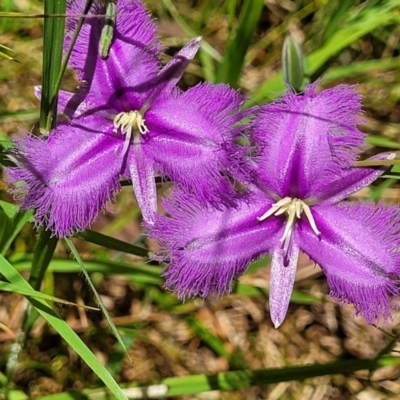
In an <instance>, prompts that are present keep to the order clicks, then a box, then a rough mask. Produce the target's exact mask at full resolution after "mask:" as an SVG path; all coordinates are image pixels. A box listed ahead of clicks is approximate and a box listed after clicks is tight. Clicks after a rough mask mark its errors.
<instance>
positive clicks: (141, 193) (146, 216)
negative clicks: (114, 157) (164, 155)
mask: <svg viewBox="0 0 400 400" xmlns="http://www.w3.org/2000/svg"><path fill="white" fill-rule="evenodd" d="M128 169H129V172H130V176H131V179H132V185H133V191H134V193H135V196H136V201H137V202H138V205H139V207H140V210H141V212H142V217H143V220H144V221H145V222H146V223H147V224H149V225H152V224H153V222H154V218H155V214H156V213H157V191H156V184H155V181H154V168H153V163H152V160H151V159H149V158H148V157H146V155H145V154H144V152H143V149H142V146H141V145H140V144H134V145H133V146H131V151H130V152H129V155H128Z"/></svg>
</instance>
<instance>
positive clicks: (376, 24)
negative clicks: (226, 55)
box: [248, 3, 400, 105]
mask: <svg viewBox="0 0 400 400" xmlns="http://www.w3.org/2000/svg"><path fill="white" fill-rule="evenodd" d="M393 8H394V4H392V3H391V4H389V5H388V6H387V7H381V6H376V7H374V8H370V9H368V10H366V11H365V12H364V13H363V14H362V15H360V16H359V18H358V19H357V21H355V22H354V23H352V24H345V25H344V26H343V28H342V29H340V30H339V31H337V32H336V33H335V34H333V35H332V36H331V37H330V39H329V40H328V41H327V42H326V43H325V45H324V46H322V47H321V48H319V49H317V50H315V51H314V52H312V53H311V54H310V55H309V56H308V57H307V59H306V65H307V72H308V73H309V74H310V75H314V74H316V73H317V72H319V74H321V73H323V72H324V70H323V68H322V67H323V66H324V64H325V63H326V62H327V61H328V60H329V59H330V58H331V57H334V56H337V55H338V54H339V53H340V52H341V51H342V50H343V49H345V48H346V47H347V46H349V45H351V44H352V43H354V42H355V41H357V40H358V39H360V38H362V37H363V36H365V35H366V34H368V33H370V32H372V31H374V30H376V29H378V28H382V27H384V26H387V25H389V24H392V23H393V22H394V21H395V20H396V18H399V15H400V13H399V11H396V10H393ZM284 89H285V86H284V84H283V76H282V72H280V73H278V74H277V75H275V76H274V78H272V79H270V80H269V81H267V82H265V83H264V84H263V85H261V86H260V87H259V88H258V89H257V90H256V91H255V92H254V93H253V96H252V98H251V101H250V102H249V103H248V105H252V104H256V103H260V102H263V101H266V100H272V99H274V98H276V97H277V96H279V94H280V93H282V92H283V91H284Z"/></svg>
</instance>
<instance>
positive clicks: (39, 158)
mask: <svg viewBox="0 0 400 400" xmlns="http://www.w3.org/2000/svg"><path fill="white" fill-rule="evenodd" d="M99 130H101V128H100V127H99ZM15 144H16V148H15V149H14V150H13V151H12V157H14V159H15V160H16V161H17V163H18V166H17V167H10V168H7V171H6V174H7V175H8V177H7V181H8V183H9V184H10V185H12V186H13V190H14V193H15V194H16V197H17V198H19V200H20V201H21V202H22V209H25V210H27V209H35V210H36V214H35V221H36V226H37V227H39V226H45V227H46V228H47V229H50V230H51V231H52V232H53V233H54V235H56V236H58V237H66V236H70V235H72V234H73V233H74V232H76V231H81V230H84V229H86V228H87V227H89V226H90V224H91V223H92V222H93V221H94V220H95V219H96V218H97V216H98V214H99V212H100V210H102V209H104V208H105V205H106V202H107V201H108V200H110V199H112V198H113V195H114V193H116V192H118V191H119V189H120V185H119V179H118V178H119V173H120V170H121V163H118V162H116V159H118V154H120V153H121V151H122V146H123V141H122V140H119V139H118V138H115V137H113V136H112V135H104V134H98V133H96V132H93V131H87V130H84V129H81V128H79V127H73V126H71V125H69V124H60V125H59V127H58V128H57V129H56V130H54V131H53V132H52V134H51V136H50V137H49V139H48V140H47V141H44V140H42V139H40V138H37V137H34V136H32V135H27V136H25V137H23V138H19V139H15Z"/></svg>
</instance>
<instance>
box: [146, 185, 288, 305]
mask: <svg viewBox="0 0 400 400" xmlns="http://www.w3.org/2000/svg"><path fill="white" fill-rule="evenodd" d="M271 204H272V201H271V200H270V199H269V198H267V197H266V196H265V195H264V194H263V193H258V194H255V193H253V194H252V195H251V196H250V197H247V196H246V197H244V198H242V201H240V202H239V204H238V206H237V208H235V209H233V208H227V207H224V208H223V209H221V210H215V209H213V208H211V207H204V206H202V205H201V204H200V202H199V201H198V200H197V199H195V198H191V197H190V196H188V195H187V194H185V193H180V194H175V196H174V198H173V199H172V200H168V201H165V204H164V205H165V208H166V211H167V212H168V213H169V214H170V217H166V216H159V217H158V218H157V219H156V222H155V225H154V226H153V227H150V235H151V236H153V237H155V238H157V239H158V240H159V241H160V244H161V246H162V247H163V249H164V250H165V251H166V252H167V253H168V254H169V259H170V264H169V266H168V267H167V270H166V272H165V274H164V275H165V277H166V287H167V288H172V289H174V290H175V291H176V292H177V293H178V295H179V297H181V298H185V297H192V296H197V295H199V296H202V297H205V296H207V295H209V294H217V295H222V294H224V293H226V292H229V291H230V290H231V286H232V281H233V279H235V278H236V277H238V276H239V275H241V274H243V272H244V271H245V270H246V269H247V267H248V264H249V262H250V261H252V260H254V259H256V258H258V257H260V256H261V255H263V254H266V253H267V252H268V251H269V250H270V249H271V248H272V247H273V246H274V244H275V245H277V243H278V242H279V237H278V236H277V235H276V234H277V232H278V231H279V229H280V228H281V227H282V222H281V221H280V220H279V219H278V218H271V219H267V220H266V221H263V222H258V220H257V217H258V216H260V215H262V214H263V213H264V212H265V211H266V210H267V209H268V208H269V207H270V206H271Z"/></svg>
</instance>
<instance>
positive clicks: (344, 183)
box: [309, 153, 396, 205]
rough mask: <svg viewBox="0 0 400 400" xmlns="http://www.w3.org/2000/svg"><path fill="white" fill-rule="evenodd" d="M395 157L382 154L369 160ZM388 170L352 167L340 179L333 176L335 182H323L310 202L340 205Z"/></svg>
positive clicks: (389, 154) (384, 168)
mask: <svg viewBox="0 0 400 400" xmlns="http://www.w3.org/2000/svg"><path fill="white" fill-rule="evenodd" d="M395 156H396V153H382V154H378V155H376V156H374V157H371V158H369V159H368V160H392V159H394V158H395ZM388 168H389V166H387V167H386V166H384V167H377V168H366V167H352V168H348V169H345V170H343V171H342V173H341V175H340V176H339V177H336V176H335V175H333V176H332V178H334V180H333V181H332V180H331V181H329V180H328V179H327V180H326V182H321V184H320V188H315V192H316V194H314V195H313V196H312V198H311V199H309V200H310V201H311V202H312V203H318V204H325V205H328V204H335V203H338V202H339V201H341V200H344V199H345V198H346V197H348V196H350V195H351V194H353V193H355V192H357V191H358V190H360V189H362V188H363V187H366V186H368V185H369V184H371V183H372V182H373V181H375V180H376V179H377V178H379V177H380V176H381V175H382V174H383V173H384V172H385V171H386V170H387V169H388Z"/></svg>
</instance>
